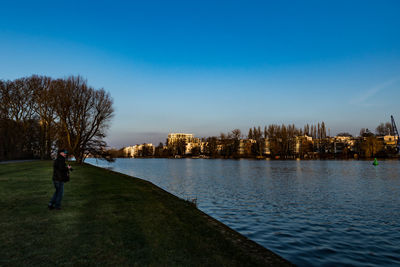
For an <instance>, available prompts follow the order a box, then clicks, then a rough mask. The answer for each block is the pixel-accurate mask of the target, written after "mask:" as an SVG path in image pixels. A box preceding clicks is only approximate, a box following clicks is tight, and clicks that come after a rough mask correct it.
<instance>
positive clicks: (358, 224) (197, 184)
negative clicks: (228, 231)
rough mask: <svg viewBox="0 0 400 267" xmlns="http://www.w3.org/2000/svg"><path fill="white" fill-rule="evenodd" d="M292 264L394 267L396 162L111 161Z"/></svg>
mask: <svg viewBox="0 0 400 267" xmlns="http://www.w3.org/2000/svg"><path fill="white" fill-rule="evenodd" d="M87 161H88V162H89V163H92V164H95V165H99V166H102V167H112V168H113V170H115V171H118V172H122V173H125V174H128V175H132V176H135V177H139V178H142V179H145V180H148V181H151V182H152V183H154V184H156V185H158V186H159V187H161V188H163V189H165V190H167V191H169V192H171V193H172V194H174V195H177V196H179V197H181V198H183V199H197V203H198V207H199V209H201V210H202V211H204V212H206V213H207V214H209V215H211V216H212V217H214V218H216V219H218V220H220V221H222V222H223V223H225V224H226V225H228V226H229V227H231V228H233V229H235V230H236V231H238V232H240V233H241V234H243V235H245V236H247V237H248V238H250V239H252V240H254V241H256V242H258V243H259V244H261V245H263V246H264V247H266V248H268V249H270V250H272V251H274V252H275V253H277V254H279V255H281V256H282V257H284V258H286V259H288V260H289V261H291V262H293V263H295V264H297V265H299V266H400V161H381V162H380V164H379V166H373V165H372V164H371V162H369V161H256V160H217V159H215V160H214V159H213V160H211V159H209V160H207V159H117V161H116V162H115V163H112V164H109V163H106V162H103V161H96V160H95V159H88V160H87Z"/></svg>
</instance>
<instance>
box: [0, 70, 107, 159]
mask: <svg viewBox="0 0 400 267" xmlns="http://www.w3.org/2000/svg"><path fill="white" fill-rule="evenodd" d="M113 113H114V109H113V100H112V98H111V96H110V94H109V93H107V92H105V90H104V89H95V88H93V87H91V86H89V85H88V83H87V81H86V80H85V79H83V78H82V77H81V76H69V77H67V78H64V79H53V78H51V77H47V76H38V75H33V76H30V77H23V78H19V79H15V80H0V136H1V140H0V160H9V159H22V158H35V157H37V158H40V159H50V158H51V156H52V154H53V153H54V152H55V150H56V149H57V148H61V147H63V148H65V149H67V150H68V151H70V155H73V156H74V157H75V158H76V160H77V162H79V163H82V162H83V160H84V159H85V157H86V156H87V155H93V156H98V157H103V158H106V159H111V158H110V155H109V153H107V150H106V145H107V144H106V143H105V141H104V137H105V136H106V130H107V129H108V127H109V123H110V121H111V119H112V117H113Z"/></svg>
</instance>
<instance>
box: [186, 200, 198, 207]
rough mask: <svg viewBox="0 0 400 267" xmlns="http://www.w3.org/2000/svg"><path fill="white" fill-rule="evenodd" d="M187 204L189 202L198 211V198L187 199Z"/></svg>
mask: <svg viewBox="0 0 400 267" xmlns="http://www.w3.org/2000/svg"><path fill="white" fill-rule="evenodd" d="M186 202H188V203H189V204H190V205H191V206H193V207H195V208H196V209H197V208H198V206H197V198H192V199H190V198H187V199H186Z"/></svg>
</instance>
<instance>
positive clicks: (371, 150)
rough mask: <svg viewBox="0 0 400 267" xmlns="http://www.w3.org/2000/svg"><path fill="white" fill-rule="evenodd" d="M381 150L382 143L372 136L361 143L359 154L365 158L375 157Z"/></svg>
mask: <svg viewBox="0 0 400 267" xmlns="http://www.w3.org/2000/svg"><path fill="white" fill-rule="evenodd" d="M382 149H383V143H382V141H380V140H378V139H377V138H376V137H375V136H373V135H370V136H367V137H365V139H364V140H363V141H362V143H361V152H362V154H363V155H364V157H366V158H370V157H375V156H376V155H377V154H378V152H380V151H381V150H382Z"/></svg>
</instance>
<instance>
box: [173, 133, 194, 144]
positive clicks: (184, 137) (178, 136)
mask: <svg viewBox="0 0 400 267" xmlns="http://www.w3.org/2000/svg"><path fill="white" fill-rule="evenodd" d="M196 139H198V138H194V136H193V134H186V133H170V134H168V138H167V143H168V144H173V143H176V142H178V141H185V143H186V144H188V143H196V142H195V141H196Z"/></svg>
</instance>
